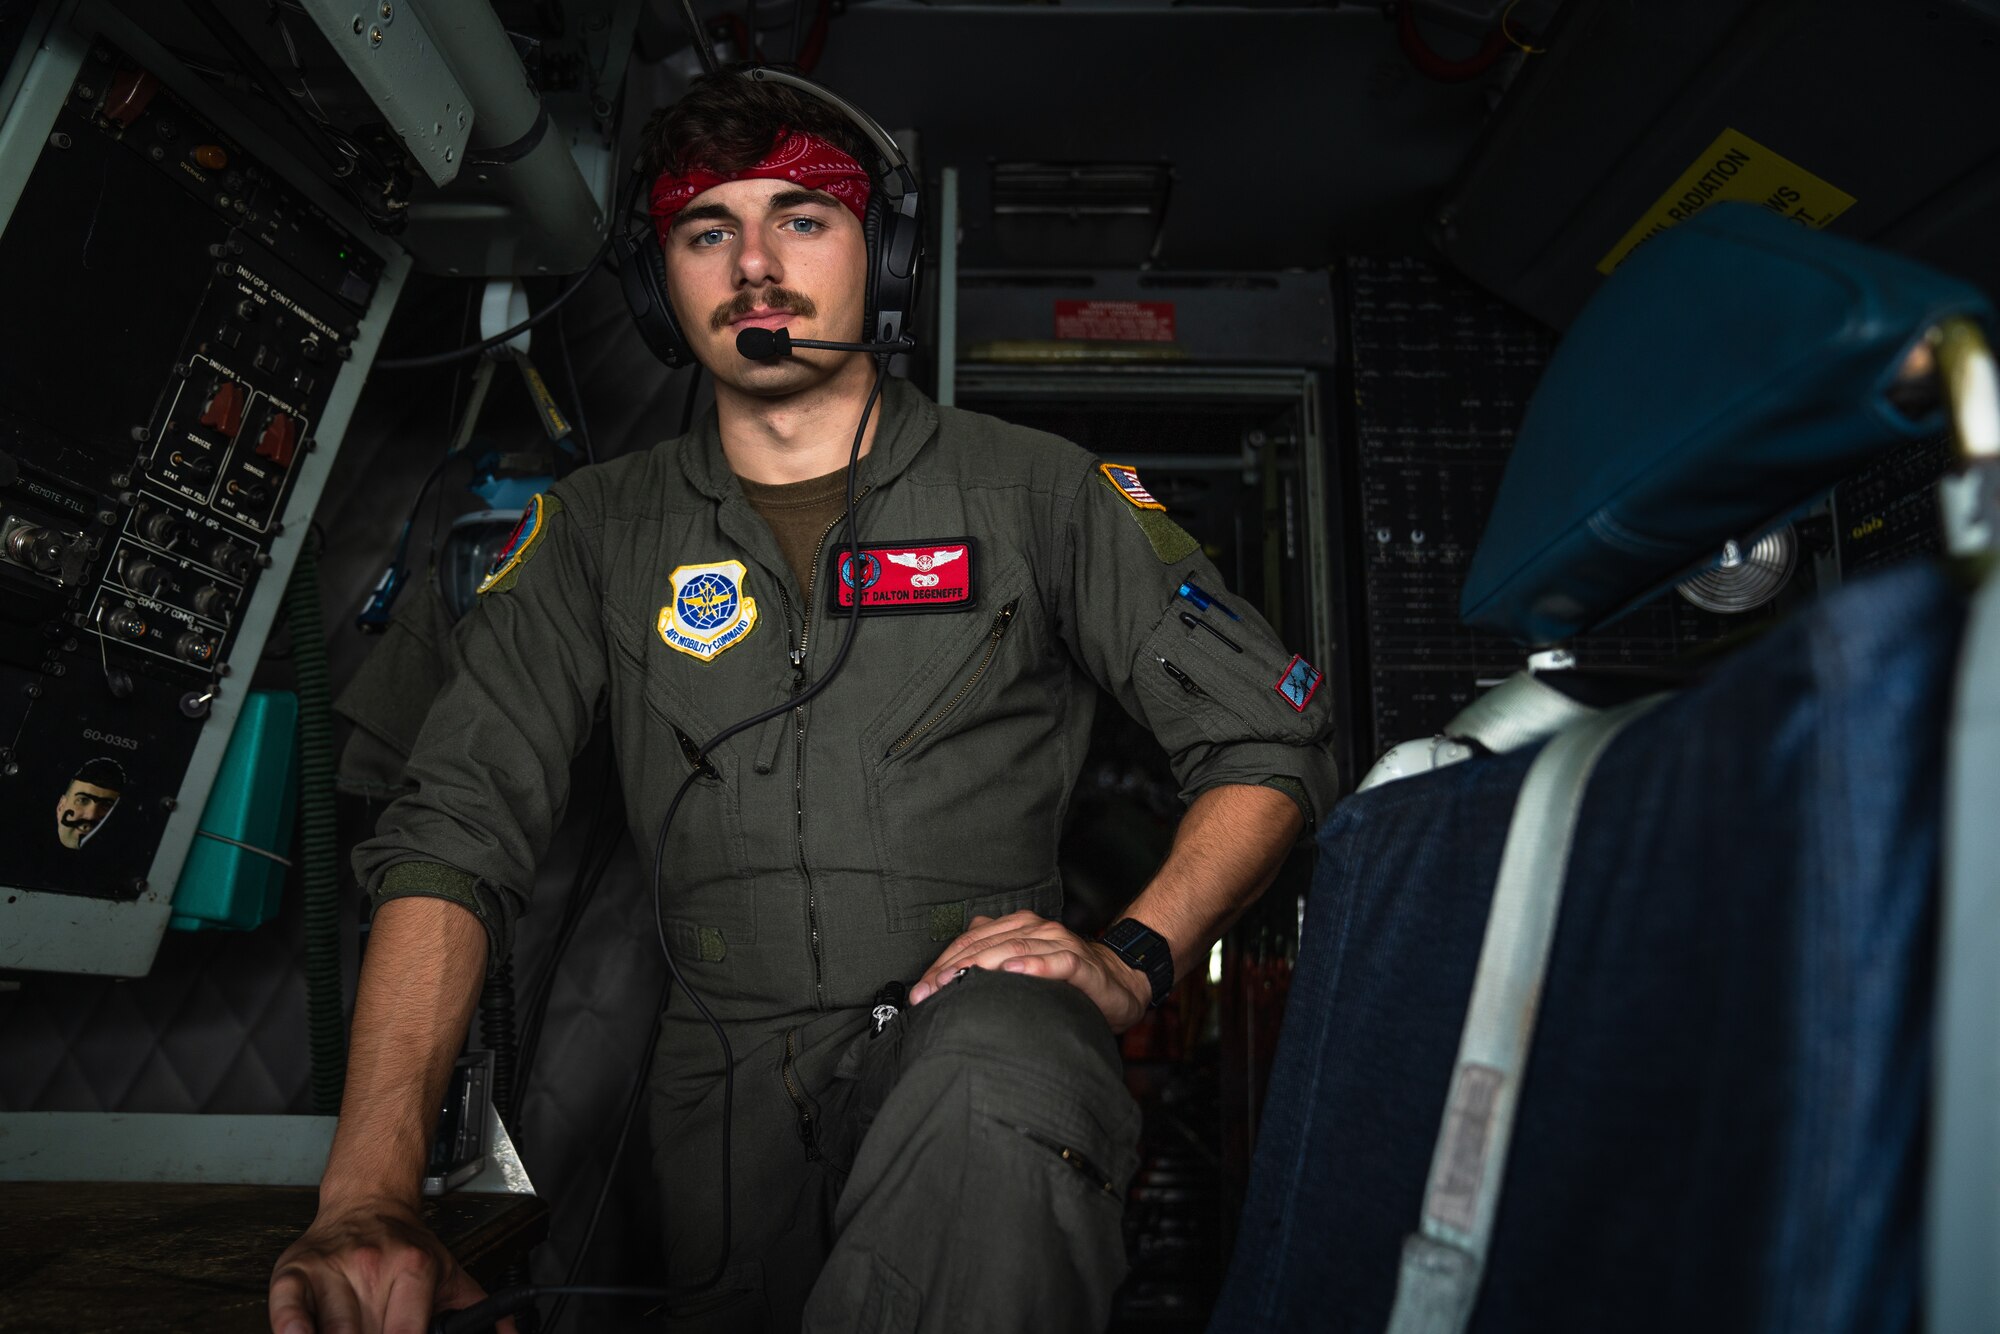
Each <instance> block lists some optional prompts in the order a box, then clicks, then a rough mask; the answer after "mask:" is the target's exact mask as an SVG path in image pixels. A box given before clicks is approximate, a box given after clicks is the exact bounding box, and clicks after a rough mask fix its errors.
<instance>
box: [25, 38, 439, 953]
mask: <svg viewBox="0 0 2000 1334" xmlns="http://www.w3.org/2000/svg"><path fill="white" fill-rule="evenodd" d="M93 16H96V17H95V19H93ZM17 61H18V62H25V64H17V68H16V69H15V70H14V71H13V73H12V75H11V76H10V80H9V83H10V86H12V87H14V88H16V89H17V91H16V93H15V96H14V98H13V101H12V105H11V106H10V107H9V108H8V112H7V118H6V120H5V122H4V124H0V208H5V210H6V212H5V217H6V221H5V227H4V231H0V291H5V292H6V293H7V304H8V310H9V315H10V318H9V319H8V320H6V321H5V324H4V329H3V330H0V340H4V347H0V887H4V888H0V969H7V968H12V969H56V970H62V971H80V972H109V973H119V974H127V975H129V974H136V973H143V972H144V971H145V969H146V967H147V966H148V964H149V963H150V960H151V957H152V952H153V949H154V948H155V947H156V945H157V941H158V937H159V933H160V930H161V929H162V928H163V927H164V924H165V918H166V913H167V907H168V903H167V900H168V899H169V898H170V897H171V894H172V891H173V887H174V882H175V879H176V878H177V876H178V873H179V869H180V864H181V862H182V861H183V860H184V858H185V856H186V851H187V847H188V844H189V840H190V839H191V838H192V837H194V821H195V819H196V817H197V816H198V815H199V813H200V810H201V806H202V802H203V800H204V799H205V796H206V793H207V790H208V786H209V784H210V783H211V782H212V780H213V777H214V772H215V768H216V766H217V764H218V763H219V760H220V754H221V750H222V747H223V746H224V745H225V744H226V743H227V741H228V737H229V729H230V726H231V725H232V724H233V721H234V717H235V705H236V702H237V697H238V696H239V695H240V693H241V691H240V688H239V689H236V690H232V689H231V682H230V679H229V678H230V676H231V675H232V672H231V664H232V662H235V663H238V664H241V665H242V666H243V668H244V670H243V672H242V673H241V679H243V680H247V677H248V668H249V666H250V665H252V664H254V662H255V660H256V657H257V655H258V654H259V653H260V652H261V651H262V648H263V641H264V638H265V635H266V633H267V632H268V630H269V627H270V624H271V621H272V618H273V615H274V614H275V611H276V605H277V602H278V601H279V599H280V598H281V597H282V596H283V593H284V586H285V576H286V575H287V573H288V572H289V569H290V565H291V562H292V558H293V557H294V555H295V554H296V552H297V550H298V544H299V542H300V541H301V539H302V536H303V529H304V527H305V522H306V520H307V519H308V518H309V517H310V514H311V510H312V506H313V503H314V502H315V501H316V500H317V498H318V494H319V491H320V488H321V486H322V485H323V483H324V479H325V476H326V471H327V467H328V465H329V464H330V462H331V456H332V454H333V451H334V449H335V448H336V447H337V446H338V443H339V439H340V434H341V432H342V431H343V430H344V429H345V426H346V421H347V417H348V415H349V413H350V411H351V409H352V406H353V403H354V400H355V397H356V396H357V395H358V393H359V389H360V383H361V380H362V379H363V377H364V375H365V372H366V366H367V362H368V359H369V358H370V357H372V355H373V351H374V346H375V342H376V339H377V337H378V335H379V333H380V329H381V326H382V324H383V323H384V322H385V321H386V319H387V317H388V312H389V310H390V308H391V306H392V305H393V302H394V297H395V293H396V290H397V288H398V286H399V285H400V281H401V278H402V275H403V273H404V271H405V270H406V269H407V260H406V259H405V258H404V257H403V256H402V255H401V254H400V252H398V251H397V250H395V249H394V248H393V247H392V246H390V245H388V244H386V243H384V242H382V241H380V240H379V239H377V238H375V237H373V236H367V235H364V234H363V233H362V231H360V230H358V224H356V225H350V223H349V222H348V221H346V220H344V218H343V216H342V214H343V213H344V212H346V210H344V209H342V208H341V207H340V205H339V204H337V203H336V202H335V201H334V199H333V197H332V196H331V195H330V194H328V192H326V191H325V190H324V189H323V188H322V187H320V186H319V185H318V183H316V182H314V181H313V180H312V178H311V177H310V175H309V174H307V173H305V172H303V171H301V170H298V169H295V168H293V167H291V166H290V165H289V164H288V162H287V161H286V160H284V155H283V154H282V151H281V150H278V149H276V148H274V147H272V146H270V145H268V144H266V143H264V142H262V141H261V136H260V135H259V133H258V131H257V129H256V127H255V126H249V125H239V124H234V123H233V122H234V121H235V120H237V119H238V118H237V117H236V116H235V115H234V113H233V112H232V111H231V109H230V106H229V104H228V103H227V102H225V101H223V100H221V99H219V98H217V97H215V96H214V95H213V93H212V92H211V91H210V90H208V89H206V88H205V87H203V86H202V85H201V83H200V81H199V80H198V79H196V78H194V76H192V75H190V74H189V73H187V71H186V70H185V69H184V68H182V67H181V66H180V65H179V63H178V62H177V61H176V60H174V59H173V58H172V57H171V56H170V55H168V54H167V53H166V52H165V51H163V50H161V49H159V48H157V47H154V46H152V44H151V43H150V41H149V40H148V39H147V38H146V37H145V35H144V34H143V33H141V32H138V31H136V30H133V29H131V28H130V27H129V25H126V24H125V23H124V22H123V21H122V20H120V19H119V18H118V16H117V15H116V14H114V13H111V12H110V11H98V10H97V9H95V7H93V6H90V5H84V6H81V7H79V8H77V9H74V10H70V11H66V13H65V14H64V15H63V16H61V17H58V18H57V19H56V20H55V21H54V22H53V23H52V25H51V27H50V28H49V30H48V31H47V32H46V33H45V34H43V41H42V42H41V45H40V48H39V49H35V48H34V47H33V46H32V45H26V46H24V47H23V49H22V51H21V53H20V55H19V56H18V57H17Z"/></svg>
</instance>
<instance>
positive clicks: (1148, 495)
mask: <svg viewBox="0 0 2000 1334" xmlns="http://www.w3.org/2000/svg"><path fill="white" fill-rule="evenodd" d="M1097 470H1098V471H1099V472H1101V473H1103V474H1104V479H1105V480H1106V481H1108V482H1110V483H1111V488H1112V490H1114V491H1116V492H1117V493H1118V494H1119V495H1121V496H1123V497H1125V499H1127V500H1129V501H1131V502H1132V506H1133V508H1135V509H1142V510H1159V511H1160V512H1161V513H1163V514H1164V513H1165V512H1166V508H1167V507H1166V506H1165V505H1162V504H1161V503H1160V502H1159V501H1157V500H1155V499H1153V493H1152V492H1151V491H1148V490H1147V489H1146V484H1145V483H1144V482H1142V481H1140V480H1139V470H1138V469H1137V468H1130V467H1127V466H1126V465H1124V464H1122V463H1100V464H1098V465H1097Z"/></svg>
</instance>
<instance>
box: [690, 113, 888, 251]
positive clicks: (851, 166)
mask: <svg viewBox="0 0 2000 1334" xmlns="http://www.w3.org/2000/svg"><path fill="white" fill-rule="evenodd" d="M724 181H794V182H797V183H798V184H799V185H801V186H803V187H804V188H806V189H808V190H820V191H824V192H825V193H827V194H830V195H832V196H833V197H834V198H835V199H838V200H839V201H840V202H841V203H843V204H845V205H847V207H848V209H849V210H850V211H851V212H852V213H853V214H854V216H855V217H856V218H862V217H863V214H865V213H866V211H867V209H868V196H869V195H870V194H871V193H872V192H873V190H874V183H873V182H872V181H870V180H869V179H868V173H867V172H865V171H863V170H862V169H861V164H860V163H859V162H856V161H855V160H854V159H853V158H851V157H849V156H848V155H847V154H846V153H844V152H842V151H841V150H840V149H838V148H836V147H834V146H833V145H832V144H830V143H828V142H827V141H826V140H824V139H821V138H819V137H818V136H817V135H812V134H806V133H804V132H802V131H797V130H788V131H785V132H783V133H781V134H780V135H779V136H778V142H777V145H776V147H774V148H772V149H771V151H770V152H769V153H766V154H765V155H764V160H763V161H762V162H759V163H757V164H756V165H754V166H749V167H745V168H744V169H743V170H741V171H738V172H732V173H731V174H729V175H727V176H722V175H718V174H717V173H715V172H713V171H710V170H709V169H708V168H706V167H695V168H693V169H692V170H690V171H689V172H688V174H687V175H685V176H675V175H674V174H672V173H671V172H666V173H662V174H661V176H660V179H659V180H657V181H654V182H653V201H652V213H653V228H654V230H655V231H656V232H658V233H659V237H660V244H661V245H665V244H666V243H667V232H668V231H669V230H670V229H671V228H672V227H673V225H674V219H675V218H676V217H678V216H679V215H680V211H681V210H682V209H684V208H686V207H687V206H688V205H689V203H691V202H693V200H694V198H695V196H696V195H699V194H703V193H705V192H707V191H709V190H713V189H714V188H715V187H716V186H718V185H721V184H722V183H723V182H724ZM864 220H865V219H864Z"/></svg>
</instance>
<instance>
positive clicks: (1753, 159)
mask: <svg viewBox="0 0 2000 1334" xmlns="http://www.w3.org/2000/svg"><path fill="white" fill-rule="evenodd" d="M1725 199H1739V200H1742V201H1744V202H1745V203H1750V204H1759V205H1762V206H1763V207H1764V208H1767V209H1770V210H1771V211H1772V212H1773V213H1776V214H1777V215H1778V216H1779V217H1781V218H1785V219H1788V220H1790V221H1792V222H1796V223H1798V224H1799V225H1800V226H1801V227H1812V228H1815V229H1817V228H1820V227H1824V226H1826V225H1827V224H1828V223H1829V222H1832V221H1833V220H1834V219H1835V218H1837V217H1839V216H1840V215H1841V214H1843V213H1845V212H1847V210H1848V209H1849V208H1851V207H1853V205H1854V196H1853V195H1851V194H1848V193H1847V192H1846V191H1845V190H1841V189H1839V188H1837V187H1835V186H1833V185H1830V184H1828V183H1827V182H1825V181H1823V180H1821V179H1820V178H1819V177H1817V176H1815V175H1813V174H1812V173H1811V172H1809V171H1807V170H1806V169H1805V168H1804V167H1801V166H1800V165H1798V163H1796V162H1792V161H1790V160H1789V159H1787V158H1783V157H1780V156H1779V155H1778V154H1776V153H1774V152H1772V151H1771V150H1770V149H1768V148H1766V147H1764V145H1762V144H1760V143H1758V142H1757V141H1756V140H1755V139H1752V138H1751V137H1750V136H1749V135H1747V134H1743V133H1741V132H1739V131H1736V130H1724V131H1723V132H1722V133H1721V134H1719V135H1717V136H1716V138H1715V142H1714V143H1712V144H1710V145H1709V146H1708V147H1707V148H1706V149H1704V150H1703V151H1702V153H1701V155H1700V156H1699V157H1697V158H1696V159H1695V160H1694V163H1693V165H1691V166H1690V167H1689V168H1688V169H1687V170H1686V171H1684V172H1682V173H1681V176H1680V179H1679V180H1677V181H1675V182H1674V183H1673V184H1672V185H1670V186H1668V187H1667V190H1666V193H1665V194H1663V195H1661V196H1660V197H1659V198H1658V199H1656V200H1654V201H1653V206H1652V207H1651V208H1649V209H1647V210H1646V212H1645V214H1644V215H1643V216H1641V217H1640V219H1639V220H1638V221H1637V222H1635V223H1633V224H1632V227H1631V230H1630V231H1628V232H1626V233H1625V235H1624V236H1622V237H1620V238H1619V241H1618V244H1617V245H1615V246H1613V247H1611V249H1610V250H1609V251H1608V252H1607V253H1606V254H1605V256H1604V258H1603V259H1600V260H1598V261H1597V271H1598V272H1599V273H1610V272H1611V271H1612V270H1613V269H1615V268H1617V267H1618V266H1619V265H1620V264H1623V263H1624V262H1625V260H1626V259H1627V257H1629V256H1630V255H1631V253H1632V252H1633V251H1634V250H1637V249H1638V248H1639V247H1640V246H1642V245H1644V244H1645V243H1646V242H1647V241H1649V240H1651V239H1652V238H1653V237H1655V236H1657V235H1659V234H1660V233H1661V232H1663V231H1665V230H1667V228H1669V227H1673V226H1677V225H1678V224H1680V223H1683V222H1686V221H1687V220H1688V219H1689V218H1692V217H1693V216H1694V215H1695V214H1697V213H1699V212H1701V211H1702V210H1703V209H1705V208H1707V207H1708V206H1709V205H1710V204H1715V203H1719V202H1721V201H1722V200H1725Z"/></svg>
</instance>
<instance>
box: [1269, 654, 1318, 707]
mask: <svg viewBox="0 0 2000 1334" xmlns="http://www.w3.org/2000/svg"><path fill="white" fill-rule="evenodd" d="M1271 688H1272V689H1273V690H1275V691H1277V692H1278V693H1279V694H1280V695H1283V696H1284V697H1285V703H1287V704H1289V705H1291V706H1292V707H1293V708H1295V709H1297V710H1298V711H1299V712H1300V713H1304V712H1305V711H1306V705H1308V704H1310V703H1312V697H1313V692H1314V691H1315V690H1318V689H1319V672H1318V671H1317V670H1316V669H1315V668H1314V667H1313V665H1312V664H1311V663H1309V662H1307V661H1306V660H1305V659H1304V658H1301V657H1300V656H1299V655H1298V654H1296V653H1294V654H1293V655H1292V660H1291V662H1290V663H1289V664H1287V665H1286V667H1285V674H1284V675H1283V676H1281V677H1279V678H1278V683H1277V684H1276V685H1274V686H1272V687H1271Z"/></svg>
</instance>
